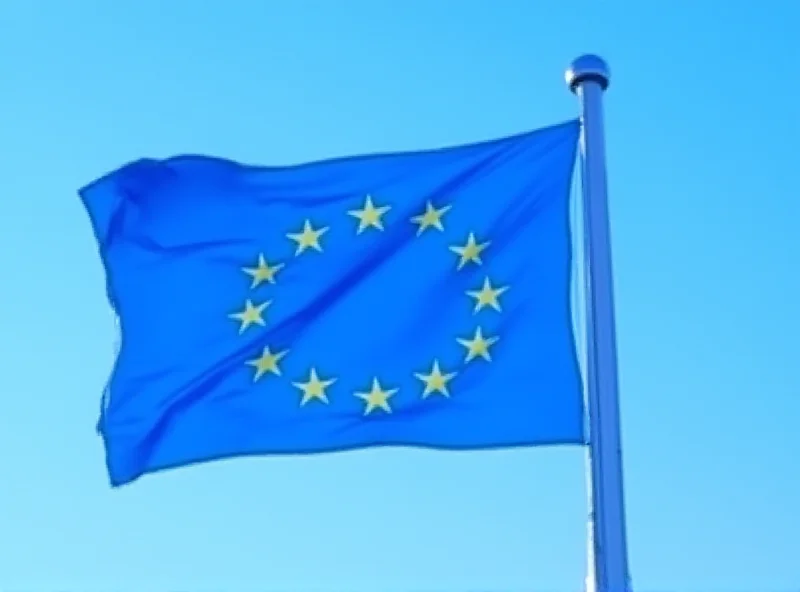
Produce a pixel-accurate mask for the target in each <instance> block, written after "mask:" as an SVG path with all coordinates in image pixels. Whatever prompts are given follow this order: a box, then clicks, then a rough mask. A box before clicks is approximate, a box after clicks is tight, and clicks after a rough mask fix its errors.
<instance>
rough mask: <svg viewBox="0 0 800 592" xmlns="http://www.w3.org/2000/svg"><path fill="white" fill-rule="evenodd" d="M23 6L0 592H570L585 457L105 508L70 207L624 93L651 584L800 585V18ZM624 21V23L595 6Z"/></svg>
mask: <svg viewBox="0 0 800 592" xmlns="http://www.w3.org/2000/svg"><path fill="white" fill-rule="evenodd" d="M548 4H549V6H547V7H545V5H544V3H534V2H522V1H511V0H504V1H497V2H489V1H488V0H487V1H477V0H474V1H469V0H461V1H459V2H455V0H448V1H446V0H439V1H438V2H434V1H430V3H428V2H423V1H422V0H413V1H412V0H404V1H402V2H400V1H396V2H388V1H372V2H368V1H366V0H364V1H356V0H341V2H332V1H330V2H325V1H324V0H316V1H311V0H307V1H299V0H298V1H295V2H283V3H279V2H272V1H268V0H263V1H261V2H256V1H255V0H253V1H250V2H248V1H245V0H236V1H233V0H231V1H228V2H208V3H200V2H197V3H194V2H190V1H189V0H174V1H173V2H170V3H162V2H158V1H157V0H141V1H139V2H136V3H132V2H123V1H122V0H119V1H118V2H116V3H112V2H100V1H99V0H98V1H94V2H90V1H88V0H80V1H79V0H76V1H75V2H71V3H67V2H58V1H56V0H51V1H49V2H45V1H44V0H37V1H34V0H28V1H26V0H6V1H5V2H3V4H2V6H1V7H0V22H2V23H3V27H2V28H3V33H2V35H0V72H1V73H2V74H0V79H1V80H2V92H0V145H1V146H2V151H1V152H0V154H2V157H1V158H0V270H2V274H3V280H2V289H1V290H0V292H1V293H2V297H1V298H0V301H1V302H2V306H0V327H2V330H0V353H2V358H1V359H2V368H3V372H0V588H2V589H3V590H10V591H11V590H20V591H29V590H30V591H47V590H54V591H55V590H59V591H66V590H74V591H81V592H94V591H98V592H99V591H108V590H114V591H119V592H127V591H137V592H141V591H162V590H163V591H166V590H206V591H212V590H261V591H264V590H275V591H277V590H293V591H298V592H305V591H331V592H332V591H337V590H341V591H348V592H362V591H363V592H394V591H398V592H399V591H409V590H419V591H432V592H439V591H441V592H445V591H456V590H459V591H461V590H480V589H491V590H503V591H504V592H514V591H522V590H541V591H553V592H562V591H564V592H566V591H573V590H576V589H578V588H579V586H581V585H582V582H583V577H584V575H585V521H586V494H585V489H584V459H583V455H582V452H581V451H580V450H577V449H571V450H569V449H533V450H517V451H508V452H486V453H474V454H448V453H442V452H438V453H437V452H430V451H428V452H425V451H412V450H376V451H364V452H358V453H347V454H340V455H329V456H317V457H309V458H291V459H243V460H237V461H228V462H220V463H214V464H208V465H205V466H202V467H194V468H189V469H185V470H176V471H171V472H166V473H161V474H158V475H154V476H152V477H148V478H144V479H142V480H141V481H139V482H137V483H136V484H134V485H132V486H130V487H125V488H121V489H118V490H112V489H110V487H109V486H108V481H107V478H106V474H105V468H104V465H103V451H102V447H101V442H100V440H99V438H98V437H97V436H96V434H95V432H94V424H95V421H96V418H97V412H98V410H99V401H100V394H101V390H102V387H103V384H104V382H105V380H106V378H107V376H108V373H109V371H110V367H111V363H112V360H113V352H114V339H115V332H114V325H113V321H112V316H111V313H110V310H109V308H108V306H107V304H106V301H105V295H104V283H103V282H104V280H103V272H102V269H101V266H100V260H99V258H98V256H97V254H96V247H95V244H94V241H93V238H92V234H91V230H90V226H89V222H88V218H87V216H86V214H85V212H84V211H83V209H82V206H81V204H80V201H79V199H78V196H77V193H76V190H77V189H78V188H79V187H81V186H83V185H84V184H86V183H88V182H90V181H91V180H93V179H94V178H96V177H98V176H100V175H102V174H103V173H105V172H107V171H108V170H110V169H113V168H116V167H117V166H119V165H120V164H123V163H124V162H127V161H129V160H132V159H135V158H138V157H140V156H154V157H164V156H169V155H172V154H176V153H186V152H193V153H198V152H199V153H209V154H214V155H218V156H225V157H228V158H235V159H240V160H243V161H247V162H258V163H263V164H288V163H294V162H301V161H306V160H313V159H318V158H325V157H330V156H338V155H345V154H351V153H362V152H374V151H390V150H406V149H413V148H431V147H438V146H444V145H451V144H458V143H465V142H472V141H477V140H484V139H489V138H493V137H497V136H503V135H507V134H512V133H516V132H519V131H524V130H528V129H532V128H535V127H540V126H546V125H549V124H552V123H556V122H559V121H563V120H566V119H569V118H572V117H574V116H575V115H576V113H577V107H578V106H577V102H576V101H575V99H574V97H573V96H572V95H570V93H569V92H568V91H567V90H566V88H565V85H564V82H563V71H564V68H565V67H566V66H567V65H568V63H569V62H570V60H571V59H572V58H574V57H576V56H577V55H579V54H581V53H583V52H586V51H592V52H597V53H600V54H601V55H603V56H604V57H605V58H606V59H607V60H608V62H609V63H610V65H611V68H612V72H613V79H612V85H611V89H610V90H609V92H608V93H607V96H606V99H607V100H606V115H607V133H608V138H607V140H608V145H607V149H608V158H609V179H610V199H611V218H612V220H611V223H612V232H613V246H614V265H615V276H616V277H615V280H616V289H617V305H618V330H619V355H620V366H621V370H620V373H621V388H622V416H623V417H622V418H623V438H624V446H625V470H626V486H627V501H628V526H629V542H630V558H631V569H632V575H633V578H634V584H635V585H636V586H637V589H639V590H642V591H656V590H668V591H671V590H675V591H681V592H690V591H698V592H700V591H704V592H712V591H723V590H724V591H746V590H754V591H755V590H758V591H759V592H771V591H776V592H777V591H781V590H789V589H790V588H795V589H796V588H797V586H798V585H800V561H798V559H797V558H798V557H800V542H798V537H797V533H798V531H800V512H798V509H797V500H800V461H798V460H797V425H798V421H799V420H800V379H798V376H797V372H796V370H795V369H794V368H793V364H796V363H797V360H798V357H799V356H798V354H799V353H800V352H798V346H797V340H796V335H797V334H798V332H799V331H800V314H798V305H797V303H798V302H799V301H800V281H798V278H797V269H798V264H797V260H798V257H800V241H799V240H798V238H797V230H796V227H797V219H798V217H800V199H798V193H797V190H796V186H795V185H794V183H795V179H796V172H795V170H796V159H797V137H798V135H800V117H798V115H797V97H798V96H800V81H799V80H798V77H797V75H796V73H795V72H796V67H797V61H796V58H795V59H793V57H792V55H793V54H794V55H795V56H796V55H798V54H800V41H798V39H797V33H796V31H795V32H793V31H792V30H791V23H793V22H794V23H797V22H798V19H800V5H798V4H796V3H793V2H791V1H790V0H767V1H765V2H758V3H756V2H745V1H736V2H722V1H721V0H717V1H712V0H704V1H702V2H689V1H688V0H681V1H677V0H676V1H674V2H669V3H667V2H649V3H639V4H640V5H639V6H635V4H634V3H633V2H626V1H623V0H618V1H616V2H610V1H609V2H603V3H600V2H594V3H590V2H585V3H580V2H568V3H567V2H561V3H556V2H552V3H548ZM601 5H602V6H601Z"/></svg>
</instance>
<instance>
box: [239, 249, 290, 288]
mask: <svg viewBox="0 0 800 592" xmlns="http://www.w3.org/2000/svg"><path fill="white" fill-rule="evenodd" d="M283 267H284V265H283V263H277V264H276V265H272V266H270V265H269V264H268V263H267V261H266V259H264V255H259V256H258V266H257V267H242V271H243V272H245V273H246V274H247V275H249V276H251V277H252V278H253V283H252V285H251V286H250V287H251V288H255V287H256V286H258V285H259V284H260V283H261V282H269V283H270V284H274V283H275V274H276V273H278V272H279V271H280V270H281V269H283Z"/></svg>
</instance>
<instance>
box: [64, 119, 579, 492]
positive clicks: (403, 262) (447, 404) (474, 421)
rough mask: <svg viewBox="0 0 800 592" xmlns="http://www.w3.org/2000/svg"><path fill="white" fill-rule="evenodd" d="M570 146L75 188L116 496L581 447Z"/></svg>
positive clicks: (128, 172) (554, 140) (216, 172)
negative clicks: (247, 461)
mask: <svg viewBox="0 0 800 592" xmlns="http://www.w3.org/2000/svg"><path fill="white" fill-rule="evenodd" d="M578 133H579V123H578V122H577V121H570V122H567V123H564V124H560V125H556V126H552V127H548V128H545V129H540V130H536V131H532V132H528V133H524V134H520V135H516V136H514V137H509V138H503V139H499V140H494V141H489V142H483V143H478V144H473V145H466V146H458V147H453V148H445V149H439V150H430V151H417V152H405V153H396V154H384V155H368V156H360V157H349V158H341V159H338V160H329V161H323V162H315V163H310V164H304V165H296V166H289V167H259V166H245V165H243V164H241V163H237V162H232V161H230V160H223V159H219V158H211V157H206V156H179V157H174V158H169V159H166V160H154V159H142V160H138V161H135V162H133V163H131V164H128V165H126V166H123V167H122V168H120V169H118V170H116V171H114V172H111V173H109V174H108V175H106V176H104V177H102V178H100V179H98V180H96V181H94V182H93V183H91V184H89V185H88V186H87V187H85V188H83V189H82V190H81V191H80V195H81V197H82V200H83V203H84V205H85V207H86V209H87V211H88V214H89V217H90V219H91V223H92V227H93V230H94V234H95V237H96V240H97V243H98V245H99V253H100V256H101V259H102V261H103V265H104V268H105V274H106V280H107V282H106V283H107V291H108V297H109V300H110V303H111V305H112V307H113V308H114V310H115V313H116V315H117V318H118V320H119V327H120V338H121V343H120V348H119V352H118V355H117V359H116V362H115V366H114V369H113V371H112V373H111V377H110V379H109V383H108V385H107V388H106V392H105V394H104V399H103V406H102V412H101V417H100V421H99V424H98V429H99V431H100V433H101V435H102V437H103V439H104V443H105V450H106V463H107V468H108V472H109V476H110V481H111V484H112V485H113V486H119V485H122V484H125V483H129V482H131V481H134V480H135V479H137V478H138V477H140V476H142V475H144V474H147V473H152V472H154V471H158V470H161V469H166V468H170V467H181V466H186V465H189V464H192V463H199V462H204V461H211V460H214V459H222V458H231V457H237V456H243V455H267V454H288V453H294V454H297V453H320V452H331V451H342V450H348V449H359V448H366V447H373V446H381V445H395V446H417V447H427V448H437V449H447V450H456V449H461V450H467V449H473V450H474V449H488V448H497V447H511V446H539V445H553V444H582V443H585V437H584V425H583V401H582V392H581V380H580V375H579V368H578V363H577V356H576V351H575V344H574V339H573V333H572V323H571V318H572V317H571V311H570V278H571V240H570V225H569V195H570V187H571V178H572V172H573V166H574V161H575V153H576V147H577V141H578Z"/></svg>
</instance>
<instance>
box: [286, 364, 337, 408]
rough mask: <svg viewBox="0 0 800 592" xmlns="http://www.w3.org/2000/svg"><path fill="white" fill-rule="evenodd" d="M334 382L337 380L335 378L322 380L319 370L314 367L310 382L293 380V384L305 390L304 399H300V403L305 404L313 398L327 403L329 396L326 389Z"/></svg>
mask: <svg viewBox="0 0 800 592" xmlns="http://www.w3.org/2000/svg"><path fill="white" fill-rule="evenodd" d="M334 382H336V379H335V378H331V379H330V380H320V379H319V376H317V371H316V370H315V369H314V368H312V369H311V374H310V375H309V377H308V382H293V383H292V384H293V385H294V386H296V387H297V388H299V389H300V390H302V391H303V399H302V400H301V401H300V405H305V404H306V403H308V402H309V401H311V400H312V399H319V400H320V401H322V402H323V403H327V402H328V396H327V395H326V394H325V389H326V388H328V387H329V386H330V385H332V384H333V383H334Z"/></svg>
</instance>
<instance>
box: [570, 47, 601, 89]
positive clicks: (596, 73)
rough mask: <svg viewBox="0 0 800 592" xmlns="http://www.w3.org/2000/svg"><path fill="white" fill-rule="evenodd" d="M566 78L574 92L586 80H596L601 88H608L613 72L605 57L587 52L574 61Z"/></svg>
mask: <svg viewBox="0 0 800 592" xmlns="http://www.w3.org/2000/svg"><path fill="white" fill-rule="evenodd" d="M564 78H565V79H566V81H567V86H568V87H569V89H570V90H571V91H572V92H575V91H576V90H578V87H579V86H580V85H581V84H583V83H584V82H596V83H597V84H599V85H600V88H602V89H603V90H606V89H607V88H608V83H609V80H610V78H611V72H610V71H609V69H608V64H606V62H605V60H604V59H603V58H601V57H600V56H596V55H593V54H586V55H582V56H581V57H579V58H576V59H574V60H573V61H572V63H571V64H570V65H569V68H567V72H566V74H565V75H564Z"/></svg>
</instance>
